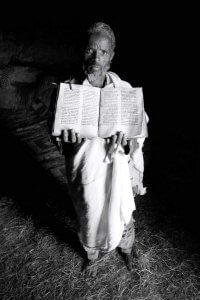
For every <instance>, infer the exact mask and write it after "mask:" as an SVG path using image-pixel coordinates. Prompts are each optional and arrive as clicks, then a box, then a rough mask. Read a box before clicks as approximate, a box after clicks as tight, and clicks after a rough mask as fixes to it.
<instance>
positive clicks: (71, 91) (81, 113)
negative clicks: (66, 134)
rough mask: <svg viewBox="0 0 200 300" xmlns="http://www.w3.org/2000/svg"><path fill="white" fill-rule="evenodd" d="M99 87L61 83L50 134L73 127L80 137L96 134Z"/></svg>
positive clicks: (59, 132)
mask: <svg viewBox="0 0 200 300" xmlns="http://www.w3.org/2000/svg"><path fill="white" fill-rule="evenodd" d="M99 99H100V89H99V88H94V87H90V86H83V85H77V84H66V83H61V84H60V89H59V93H58V97H57V107H56V112H55V120H54V127H53V133H52V135H55V136H59V135H60V134H61V132H62V130H63V129H74V130H75V132H77V133H79V134H80V135H81V136H82V137H87V138H91V137H94V136H97V134H98V118H99Z"/></svg>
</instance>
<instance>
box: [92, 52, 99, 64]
mask: <svg viewBox="0 0 200 300" xmlns="http://www.w3.org/2000/svg"><path fill="white" fill-rule="evenodd" d="M93 58H94V60H95V61H97V62H98V61H99V60H100V53H99V52H98V51H95V52H94V57H93Z"/></svg>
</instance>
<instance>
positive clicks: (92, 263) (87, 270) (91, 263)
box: [82, 260, 97, 277]
mask: <svg viewBox="0 0 200 300" xmlns="http://www.w3.org/2000/svg"><path fill="white" fill-rule="evenodd" d="M82 272H83V274H85V275H86V276H91V277H95V276H96V275H97V260H87V261H85V262H84V264H83V268H82Z"/></svg>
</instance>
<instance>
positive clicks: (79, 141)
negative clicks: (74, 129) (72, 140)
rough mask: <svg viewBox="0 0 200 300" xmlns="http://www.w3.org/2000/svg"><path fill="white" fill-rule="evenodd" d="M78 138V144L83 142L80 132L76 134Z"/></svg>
mask: <svg viewBox="0 0 200 300" xmlns="http://www.w3.org/2000/svg"><path fill="white" fill-rule="evenodd" d="M76 140H77V143H78V144H79V143H81V141H82V138H81V136H80V134H79V133H77V134H76Z"/></svg>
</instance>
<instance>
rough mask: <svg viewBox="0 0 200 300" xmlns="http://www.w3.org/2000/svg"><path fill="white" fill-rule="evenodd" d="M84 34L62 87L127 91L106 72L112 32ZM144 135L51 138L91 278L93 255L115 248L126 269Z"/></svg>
mask: <svg viewBox="0 0 200 300" xmlns="http://www.w3.org/2000/svg"><path fill="white" fill-rule="evenodd" d="M87 33H88V39H87V45H86V47H85V50H84V59H83V68H82V72H80V76H78V78H71V79H70V80H67V81H66V82H71V83H75V84H83V85H88V86H94V87H99V88H102V87H104V88H108V89H109V88H110V87H131V85H130V84H129V83H128V82H125V81H123V80H121V79H120V78H119V77H118V76H117V75H116V74H115V73H113V72H110V71H109V69H110V65H111V62H112V59H113V57H114V49H115V36H114V33H113V31H112V29H111V28H110V27H109V26H108V25H107V24H105V23H95V24H94V25H92V26H91V27H90V28H89V30H88V32H87ZM145 124H146V115H145V114H144V120H143V125H145ZM144 128H145V126H144ZM146 136H147V132H146V130H144V131H143V133H142V134H141V135H140V136H137V137H136V138H135V139H132V140H127V138H126V136H125V135H124V134H123V132H116V134H115V135H113V136H111V137H108V138H106V139H102V138H100V137H96V138H93V139H90V140H89V139H83V138H82V137H81V136H80V135H79V133H78V132H74V131H73V130H64V131H63V135H62V137H58V138H56V140H57V143H58V146H59V148H62V149H63V153H64V155H65V158H66V173H67V179H68V186H69V191H70V194H71V197H72V201H73V204H74V207H75V210H76V213H77V221H78V235H79V239H80V241H81V244H82V245H83V247H84V249H85V250H86V253H87V257H88V260H87V262H86V263H85V264H84V270H85V271H87V272H89V273H90V274H92V275H95V274H96V271H97V262H98V258H99V254H100V253H102V252H103V253H105V252H109V251H111V250H113V249H115V248H116V247H119V248H120V249H121V252H122V253H123V254H124V256H125V261H126V263H127V267H128V269H129V270H131V262H132V259H131V258H132V255H131V251H132V247H133V244H134V238H135V233H134V220H133V217H132V213H133V211H134V210H135V204H134V196H135V195H136V194H144V193H145V188H143V183H142V181H143V155H142V145H143V142H144V139H145V137H146Z"/></svg>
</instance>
